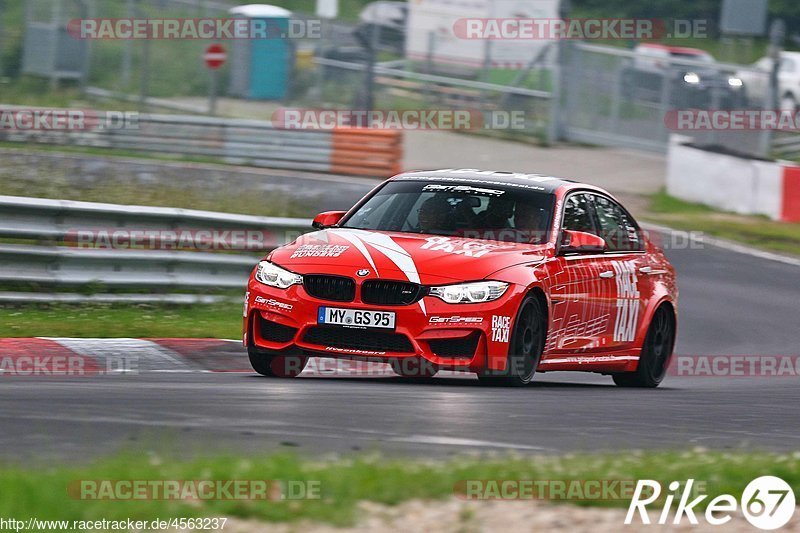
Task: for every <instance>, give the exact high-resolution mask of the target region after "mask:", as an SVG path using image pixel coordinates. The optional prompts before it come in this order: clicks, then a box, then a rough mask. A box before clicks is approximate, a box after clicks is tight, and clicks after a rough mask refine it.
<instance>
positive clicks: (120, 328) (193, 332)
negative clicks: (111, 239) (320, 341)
mask: <svg viewBox="0 0 800 533" xmlns="http://www.w3.org/2000/svg"><path fill="white" fill-rule="evenodd" d="M242 294H244V286H242ZM241 334H242V304H241V302H239V301H230V302H221V303H214V304H197V305H178V304H100V303H85V304H20V305H12V304H5V305H2V306H0V338H3V337H41V336H44V337H134V338H141V337H189V338H192V337H194V338H220V339H238V338H239V337H241ZM0 492H2V491H0ZM0 516H2V515H0Z"/></svg>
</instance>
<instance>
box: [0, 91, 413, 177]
mask: <svg viewBox="0 0 800 533" xmlns="http://www.w3.org/2000/svg"><path fill="white" fill-rule="evenodd" d="M2 109H3V110H9V111H14V110H18V111H19V110H21V109H20V108H19V107H9V106H3V108H2ZM0 140H2V141H7V142H36V143H45V144H59V145H76V146H91V147H94V148H115V149H120V150H129V151H139V152H151V153H162V154H174V155H189V156H197V157H213V158H219V159H221V160H223V161H225V162H228V163H232V164H240V165H253V166H260V167H269V168H281V169H291V170H311V171H318V172H331V173H334V174H349V175H356V176H372V177H379V178H386V177H389V176H392V175H394V174H397V173H398V172H400V170H401V168H400V167H401V164H402V158H403V150H402V132H401V131H397V130H370V129H362V128H337V129H332V130H300V129H282V128H277V127H275V126H273V125H272V123H270V122H266V121H259V120H242V119H231V118H214V117H199V116H184V115H157V114H141V115H139V116H138V120H137V121H136V123H135V124H131V125H128V126H126V127H120V128H93V129H92V128H86V129H82V130H81V129H72V130H70V129H66V128H65V129H53V128H51V129H36V128H31V129H24V128H23V129H10V128H0Z"/></svg>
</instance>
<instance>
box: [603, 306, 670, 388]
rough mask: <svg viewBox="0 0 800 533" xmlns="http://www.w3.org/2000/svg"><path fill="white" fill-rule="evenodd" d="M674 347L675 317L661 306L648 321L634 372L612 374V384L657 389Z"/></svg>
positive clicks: (667, 308)
mask: <svg viewBox="0 0 800 533" xmlns="http://www.w3.org/2000/svg"><path fill="white" fill-rule="evenodd" d="M674 346H675V317H674V315H673V314H672V312H671V311H670V309H669V307H667V306H666V305H662V306H661V307H659V308H658V309H656V313H655V315H653V319H652V320H651V321H650V327H649V328H648V329H647V335H646V336H645V339H644V344H643V345H642V353H641V355H640V356H639V366H637V367H636V371H635V372H626V373H623V374H614V375H613V378H614V383H616V384H617V385H618V386H620V387H640V388H650V389H652V388H655V387H658V385H659V384H660V383H661V381H662V380H663V379H664V376H665V375H666V373H667V366H668V365H669V361H670V357H671V356H672V349H673V348H674Z"/></svg>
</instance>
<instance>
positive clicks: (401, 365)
mask: <svg viewBox="0 0 800 533" xmlns="http://www.w3.org/2000/svg"><path fill="white" fill-rule="evenodd" d="M389 364H390V365H391V367H392V370H394V373H395V374H397V375H398V376H401V377H404V378H432V377H433V376H435V375H436V373H437V372H439V367H437V366H436V365H434V364H433V363H431V362H430V361H428V360H427V359H422V358H418V357H404V358H403V359H392V360H391V361H390V362H389Z"/></svg>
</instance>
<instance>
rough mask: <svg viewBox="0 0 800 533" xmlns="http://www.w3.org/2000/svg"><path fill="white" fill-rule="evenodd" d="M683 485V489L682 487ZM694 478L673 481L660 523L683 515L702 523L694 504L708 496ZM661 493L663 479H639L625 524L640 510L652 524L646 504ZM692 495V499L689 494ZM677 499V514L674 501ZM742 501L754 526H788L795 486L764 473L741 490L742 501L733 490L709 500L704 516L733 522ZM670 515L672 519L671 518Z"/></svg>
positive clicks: (674, 521)
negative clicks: (697, 489) (695, 486)
mask: <svg viewBox="0 0 800 533" xmlns="http://www.w3.org/2000/svg"><path fill="white" fill-rule="evenodd" d="M681 487H683V490H681ZM693 487H694V479H689V480H688V481H686V483H685V484H683V485H682V484H681V483H680V482H678V481H673V482H672V483H670V484H669V487H668V488H669V492H667V494H666V497H665V498H664V499H663V501H664V507H663V508H662V509H661V513H660V514H659V517H658V521H657V522H656V523H657V524H661V525H665V524H668V523H670V522H671V523H672V524H674V525H678V524H680V523H681V522H682V521H683V519H684V517H685V518H686V520H688V521H689V523H690V524H694V525H697V524H699V522H698V519H697V514H695V513H696V512H697V513H699V512H700V511H699V510H697V511H696V510H695V507H698V506H699V505H700V504H701V503H702V502H704V501H705V500H706V499H707V498H708V495H707V494H700V495H699V496H697V493H696V491H695V490H694V488H693ZM661 493H662V487H661V483H659V482H658V481H654V480H651V479H642V480H639V481H638V483H637V484H636V489H635V490H634V493H633V498H632V499H631V504H630V506H629V507H628V514H627V515H626V516H625V524H632V523H634V521H635V519H636V515H637V512H638V515H639V519H640V520H641V522H642V524H650V523H651V522H650V515H649V514H648V508H647V506H648V505H650V504H652V503H655V502H656V501H658V500H659V497H660V496H661ZM694 496H697V497H696V498H694V499H692V500H691V501H690V498H693V497H694ZM676 500H677V502H678V503H677V505H676V507H675V511H674V515H673V516H670V515H672V513H673V510H672V508H673V504H675V501H676ZM740 504H741V511H742V514H743V515H744V517H745V518H746V519H747V521H748V522H750V524H752V525H753V526H755V527H757V528H759V529H763V530H774V529H778V528H780V527H783V526H785V525H786V524H787V523H788V522H789V520H791V519H792V515H793V514H794V509H795V496H794V491H793V490H792V487H790V486H789V484H788V483H786V482H785V481H784V480H782V479H781V478H779V477H775V476H761V477H759V478H756V479H754V480H753V481H751V482H750V483H749V484H748V485H747V487H745V489H744V492H743V493H742V499H741V502H738V501H737V500H736V498H734V497H733V496H731V495H730V494H722V495H720V496H717V497H715V498H714V499H712V500H711V501H709V502H708V503H707V504H706V508H705V513H704V514H702V515H701V516H702V517H703V518H704V519H705V521H706V522H707V523H708V524H710V525H714V526H721V525H723V524H727V523H728V522H730V520H731V518H732V515H733V514H734V513H736V511H737V509H738V506H739V505H740ZM670 519H671V520H670Z"/></svg>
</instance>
